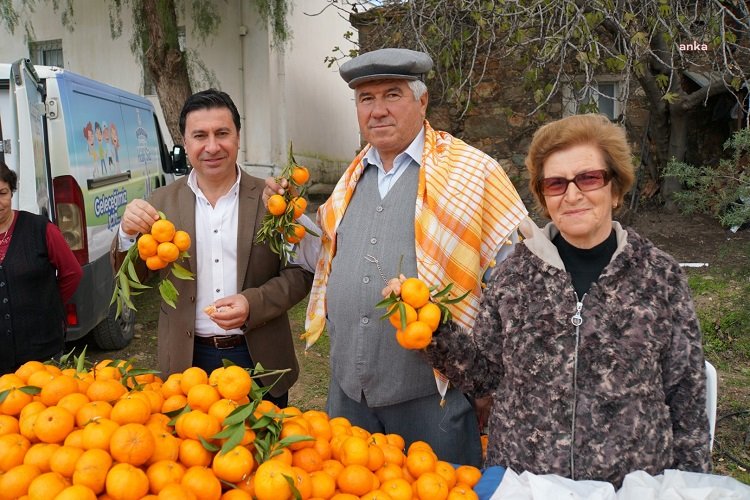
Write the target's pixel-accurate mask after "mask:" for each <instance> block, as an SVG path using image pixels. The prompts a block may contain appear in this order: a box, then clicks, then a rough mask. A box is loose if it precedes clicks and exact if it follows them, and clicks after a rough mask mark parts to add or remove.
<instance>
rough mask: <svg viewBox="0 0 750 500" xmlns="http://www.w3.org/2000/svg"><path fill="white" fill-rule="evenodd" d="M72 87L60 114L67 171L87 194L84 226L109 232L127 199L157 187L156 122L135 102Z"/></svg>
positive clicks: (140, 196) (144, 195) (138, 196)
mask: <svg viewBox="0 0 750 500" xmlns="http://www.w3.org/2000/svg"><path fill="white" fill-rule="evenodd" d="M73 87H74V91H73V92H71V93H70V94H69V95H70V96H71V100H72V101H73V102H72V103H71V106H69V107H68V114H67V116H66V118H65V119H66V125H68V126H67V127H66V129H67V134H68V148H69V155H70V170H71V172H72V174H73V176H74V177H75V178H76V180H77V181H78V184H79V185H80V186H81V187H82V189H83V192H84V196H85V197H87V198H89V200H88V203H86V207H87V209H86V222H87V224H88V226H89V227H92V226H104V227H106V228H107V229H109V230H113V229H114V228H116V227H117V225H118V224H119V223H120V218H121V216H122V212H123V211H124V207H125V205H127V203H128V201H130V200H133V199H135V198H146V197H148V196H149V195H150V194H151V191H152V189H154V187H155V185H157V184H156V182H157V180H156V178H157V177H158V176H159V175H161V173H160V169H159V162H160V158H159V147H158V136H157V133H156V128H155V127H156V123H155V121H154V119H153V117H152V114H151V112H150V111H149V110H148V109H143V108H141V107H140V106H139V103H134V102H132V101H128V102H127V103H122V104H121V103H120V102H118V101H117V100H116V99H117V98H116V97H115V98H110V97H109V96H106V95H93V93H92V92H91V91H90V90H88V91H87V92H83V91H80V90H79V89H75V85H73ZM86 187H87V188H88V189H86Z"/></svg>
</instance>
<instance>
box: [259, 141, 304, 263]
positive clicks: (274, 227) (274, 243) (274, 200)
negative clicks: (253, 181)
mask: <svg viewBox="0 0 750 500" xmlns="http://www.w3.org/2000/svg"><path fill="white" fill-rule="evenodd" d="M281 179H286V180H287V182H288V185H287V189H286V190H285V192H284V194H283V195H281V194H275V195H273V196H271V197H270V198H269V199H268V213H267V214H266V215H265V216H264V217H263V222H262V223H261V226H260V230H259V231H258V234H257V235H256V237H255V242H256V243H257V244H263V243H266V242H267V243H268V245H269V246H270V247H271V251H272V252H274V253H275V254H277V255H279V256H280V257H281V263H282V265H286V264H287V262H289V259H291V258H293V257H294V255H295V251H294V246H293V245H295V244H297V243H299V242H300V240H302V238H304V237H305V236H306V235H308V234H311V235H313V236H318V235H317V234H316V233H315V232H313V231H310V230H309V229H305V226H303V225H302V224H300V223H299V222H296V221H297V219H299V218H300V217H301V216H302V214H304V213H305V210H306V209H307V199H305V193H306V192H307V185H306V184H307V181H309V180H310V172H309V171H308V170H307V168H306V167H303V166H302V165H300V164H298V163H297V161H296V160H295V159H294V154H293V153H292V145H291V143H290V144H289V161H288V162H287V164H286V166H285V167H284V169H283V170H282V171H281V174H280V175H279V176H278V177H276V182H279V181H280V180H281Z"/></svg>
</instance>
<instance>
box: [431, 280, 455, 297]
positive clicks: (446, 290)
mask: <svg viewBox="0 0 750 500" xmlns="http://www.w3.org/2000/svg"><path fill="white" fill-rule="evenodd" d="M452 289H453V283H448V284H447V285H445V288H443V289H442V290H440V291H439V292H438V293H436V294H435V295H433V296H432V298H434V299H439V298H440V297H443V296H445V295H448V294H449V293H450V291H451V290H452Z"/></svg>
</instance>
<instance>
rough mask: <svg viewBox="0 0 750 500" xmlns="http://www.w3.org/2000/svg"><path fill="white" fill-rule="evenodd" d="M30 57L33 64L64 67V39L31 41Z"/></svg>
mask: <svg viewBox="0 0 750 500" xmlns="http://www.w3.org/2000/svg"><path fill="white" fill-rule="evenodd" d="M29 58H30V59H31V62H32V63H33V64H40V65H43V66H57V67H58V68H64V67H65V62H64V59H63V49H62V40H59V39H58V40H43V41H38V42H29Z"/></svg>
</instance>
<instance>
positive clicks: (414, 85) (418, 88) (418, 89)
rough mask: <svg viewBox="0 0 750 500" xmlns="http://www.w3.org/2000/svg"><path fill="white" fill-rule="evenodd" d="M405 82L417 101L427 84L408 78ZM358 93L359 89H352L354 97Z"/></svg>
mask: <svg viewBox="0 0 750 500" xmlns="http://www.w3.org/2000/svg"><path fill="white" fill-rule="evenodd" d="M406 84H407V85H408V86H409V88H410V89H411V93H412V94H414V100H415V101H418V100H419V99H421V97H422V96H423V95H424V94H425V93H427V85H426V84H425V83H424V82H423V81H422V80H409V81H408V82H406ZM358 95H359V90H357V89H354V97H355V99H356V98H357V96H358Z"/></svg>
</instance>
